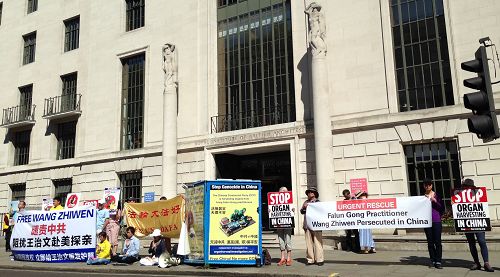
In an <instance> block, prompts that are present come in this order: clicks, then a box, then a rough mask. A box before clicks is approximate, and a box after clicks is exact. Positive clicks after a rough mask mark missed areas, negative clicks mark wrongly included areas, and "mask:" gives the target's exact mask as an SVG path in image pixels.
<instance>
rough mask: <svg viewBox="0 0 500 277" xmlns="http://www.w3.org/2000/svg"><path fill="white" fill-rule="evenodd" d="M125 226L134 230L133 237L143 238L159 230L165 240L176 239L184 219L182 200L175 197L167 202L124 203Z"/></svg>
mask: <svg viewBox="0 0 500 277" xmlns="http://www.w3.org/2000/svg"><path fill="white" fill-rule="evenodd" d="M125 216H126V217H127V225H128V226H132V227H134V228H135V235H136V236H137V237H143V236H147V235H149V234H151V233H152V232H153V230H154V229H160V230H161V234H162V235H163V236H164V237H167V238H178V237H179V234H180V232H181V224H182V220H183V219H184V198H183V197H182V196H180V195H179V196H176V197H174V198H172V199H169V200H160V201H154V202H147V203H126V204H125Z"/></svg>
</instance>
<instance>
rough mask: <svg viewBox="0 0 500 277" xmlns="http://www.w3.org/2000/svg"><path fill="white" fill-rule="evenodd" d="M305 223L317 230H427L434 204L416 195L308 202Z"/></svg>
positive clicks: (430, 223)
mask: <svg viewBox="0 0 500 277" xmlns="http://www.w3.org/2000/svg"><path fill="white" fill-rule="evenodd" d="M306 220H307V226H308V227H309V229H311V230H314V231H319V230H342V229H344V230H345V229H382V228H427V227H430V226H431V225H432V214H431V202H430V201H429V199H428V198H427V197H425V196H413V197H398V198H381V199H358V200H344V201H334V202H316V203H309V205H308V206H307V210H306Z"/></svg>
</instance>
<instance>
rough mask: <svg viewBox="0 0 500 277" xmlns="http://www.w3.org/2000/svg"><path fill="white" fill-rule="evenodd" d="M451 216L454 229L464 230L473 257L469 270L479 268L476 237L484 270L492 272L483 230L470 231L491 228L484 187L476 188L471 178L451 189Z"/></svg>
mask: <svg viewBox="0 0 500 277" xmlns="http://www.w3.org/2000/svg"><path fill="white" fill-rule="evenodd" d="M452 204H453V218H454V219H455V229H456V230H457V231H459V232H466V233H465V236H466V237H467V242H468V243H469V250H470V253H471V255H472V258H473V259H474V265H473V266H472V267H471V268H470V269H471V270H479V269H481V263H480V262H479V255H478V253H477V248H476V238H477V241H478V242H479V247H480V248H481V256H483V260H484V270H486V271H488V272H494V271H495V270H494V269H493V268H492V267H491V265H490V263H489V257H488V246H487V245H486V235H485V232H484V231H472V230H473V229H482V230H491V226H488V225H490V224H489V223H490V221H489V213H488V212H487V211H488V201H487V198H486V188H478V187H476V186H475V185H474V181H473V180H471V179H465V180H464V181H463V182H462V187H461V188H460V189H455V190H454V191H453V197H452Z"/></svg>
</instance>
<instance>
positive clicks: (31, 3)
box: [28, 0, 38, 13]
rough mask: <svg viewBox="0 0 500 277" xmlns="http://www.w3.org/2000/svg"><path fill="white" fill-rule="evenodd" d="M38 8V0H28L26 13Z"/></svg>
mask: <svg viewBox="0 0 500 277" xmlns="http://www.w3.org/2000/svg"><path fill="white" fill-rule="evenodd" d="M36 10H38V0H28V13H32V12H36Z"/></svg>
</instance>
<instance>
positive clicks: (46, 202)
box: [42, 198, 54, 211]
mask: <svg viewBox="0 0 500 277" xmlns="http://www.w3.org/2000/svg"><path fill="white" fill-rule="evenodd" d="M52 206H54V201H53V199H52V198H44V199H42V211H48V210H50V208H52Z"/></svg>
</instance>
